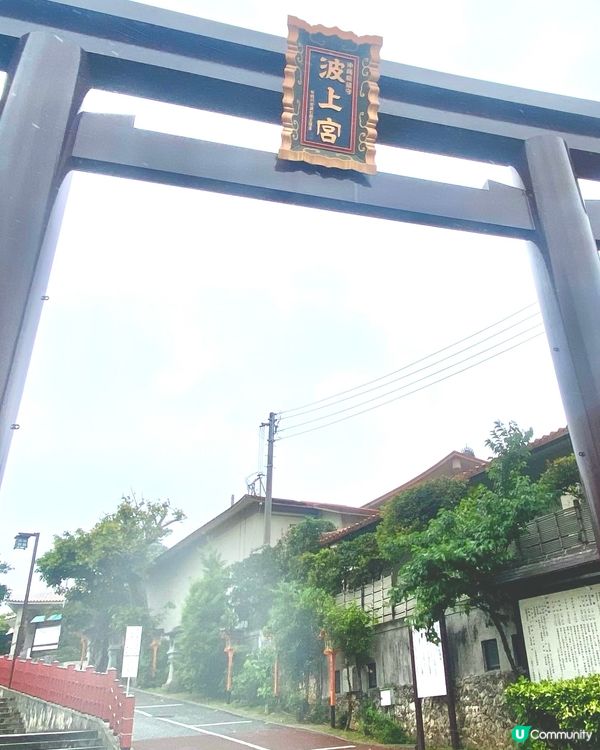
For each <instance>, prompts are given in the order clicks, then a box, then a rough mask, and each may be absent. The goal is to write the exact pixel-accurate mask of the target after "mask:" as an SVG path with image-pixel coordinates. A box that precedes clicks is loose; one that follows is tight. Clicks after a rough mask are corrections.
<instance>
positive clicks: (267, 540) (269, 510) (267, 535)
mask: <svg viewBox="0 0 600 750" xmlns="http://www.w3.org/2000/svg"><path fill="white" fill-rule="evenodd" d="M276 416H277V415H276V414H275V412H273V411H272V412H271V413H270V414H269V421H268V422H267V424H268V425H269V435H268V437H267V486H266V488H265V527H264V536H263V544H264V545H265V547H268V546H269V545H270V544H271V516H272V514H273V445H274V443H275V432H276V430H277V425H276V424H275V418H276Z"/></svg>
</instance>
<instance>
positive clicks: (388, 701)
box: [379, 690, 392, 706]
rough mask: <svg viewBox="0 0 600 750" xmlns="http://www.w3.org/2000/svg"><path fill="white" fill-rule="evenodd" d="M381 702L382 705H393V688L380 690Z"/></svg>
mask: <svg viewBox="0 0 600 750" xmlns="http://www.w3.org/2000/svg"><path fill="white" fill-rule="evenodd" d="M379 702H380V704H381V705H382V706H391V705H392V691H391V690H380V691H379Z"/></svg>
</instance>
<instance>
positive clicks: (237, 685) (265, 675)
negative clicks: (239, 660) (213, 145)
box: [232, 647, 275, 705]
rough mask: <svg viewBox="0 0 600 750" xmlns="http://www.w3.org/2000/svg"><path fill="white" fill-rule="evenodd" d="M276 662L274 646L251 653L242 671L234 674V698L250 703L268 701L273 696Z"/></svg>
mask: <svg viewBox="0 0 600 750" xmlns="http://www.w3.org/2000/svg"><path fill="white" fill-rule="evenodd" d="M274 663H275V653H274V651H273V649H272V648H268V647H266V648H261V649H259V650H258V651H253V652H252V653H251V654H249V656H248V657H247V658H246V660H245V661H244V666H243V667H242V669H241V670H240V672H239V673H238V674H235V675H234V678H233V691H232V697H233V699H234V700H236V701H241V702H243V703H248V704H249V705H258V704H262V703H268V701H269V699H272V697H273V665H274Z"/></svg>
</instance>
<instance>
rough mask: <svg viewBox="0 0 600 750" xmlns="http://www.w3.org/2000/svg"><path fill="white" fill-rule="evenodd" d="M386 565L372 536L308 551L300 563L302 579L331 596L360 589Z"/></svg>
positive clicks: (369, 534) (379, 573) (372, 534)
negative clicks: (343, 591) (346, 589)
mask: <svg viewBox="0 0 600 750" xmlns="http://www.w3.org/2000/svg"><path fill="white" fill-rule="evenodd" d="M386 565H388V563H387V562H386V560H385V559H384V558H383V557H382V555H381V553H380V551H379V545H378V541H377V536H376V535H375V534H374V533H366V534H362V535H361V536H358V537H356V538H355V539H350V540H348V541H342V542H340V543H339V544H336V545H335V546H333V547H323V548H322V549H319V551H318V552H312V553H311V552H307V553H305V554H304V555H303V556H302V557H301V560H300V566H301V568H302V570H303V573H304V575H303V579H304V580H306V581H307V582H308V583H309V584H310V585H311V586H317V587H318V588H322V589H324V590H325V591H327V592H328V593H329V594H331V595H333V596H335V594H337V593H338V592H340V591H342V589H344V588H348V589H356V588H360V586H362V585H364V584H366V583H369V582H370V581H372V580H373V579H375V578H379V576H380V575H381V574H382V572H383V570H384V569H385V567H386Z"/></svg>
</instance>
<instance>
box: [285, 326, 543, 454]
mask: <svg viewBox="0 0 600 750" xmlns="http://www.w3.org/2000/svg"><path fill="white" fill-rule="evenodd" d="M542 335H543V332H540V333H535V334H534V335H533V336H529V338H526V339H523V340H522V341H518V342H517V343H516V344H513V345H512V346H509V347H507V348H506V349H503V350H502V351H500V352H496V353H495V354H492V355H490V356H489V357H486V358H485V359H482V360H481V361H479V362H474V363H473V364H471V365H467V367H463V368H462V370H457V371H456V372H451V373H450V374H448V375H445V376H444V377H443V378H438V380H435V381H434V382H433V383H427V384H426V385H422V386H420V387H419V388H415V389H414V390H412V391H409V392H408V393H402V394H401V395H400V396H395V397H394V398H391V399H389V400H388V401H384V402H383V403H381V404H375V406H370V407H368V408H367V409H363V410H362V411H358V412H356V413H355V414H348V416H346V417H341V418H340V419H335V420H334V421H333V422H327V423H326V424H322V425H317V426H316V427H311V428H309V429H308V430H302V431H301V432H295V433H292V434H291V435H285V436H284V437H281V438H277V439H278V440H289V439H290V438H295V437H299V436H300V435H306V433H308V432H315V430H322V429H324V428H325V427H331V425H334V424H338V423H339V422H345V421H346V420H348V419H352V418H353V417H358V416H359V415H360V414H366V413H367V412H369V411H373V410H374V409H379V408H381V407H382V406H387V405H388V404H391V403H392V402H394V401H399V400H400V399H402V398H406V397H407V396H412V395H413V394H414V393H418V392H419V391H423V390H425V389H426V388H430V387H431V386H432V385H436V384H437V383H441V382H443V381H444V380H449V379H450V378H453V377H454V376H455V375H460V374H461V373H462V372H466V371H467V370H471V369H472V368H473V367H477V366H478V365H482V364H484V362H489V360H491V359H495V358H496V357H499V356H500V355H501V354H506V352H509V351H511V350H512V349H516V348H517V347H518V346H522V345H523V344H526V343H528V342H529V341H533V339H537V338H539V337H540V336H542ZM513 338H514V337H513ZM446 369H448V368H446ZM329 416H333V415H329ZM296 426H297V427H299V426H300V425H296ZM288 429H293V428H288ZM282 432H283V430H282Z"/></svg>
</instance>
